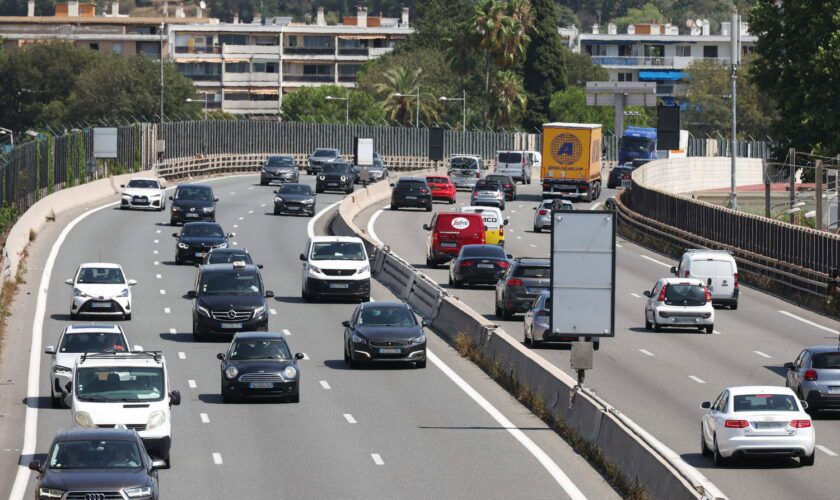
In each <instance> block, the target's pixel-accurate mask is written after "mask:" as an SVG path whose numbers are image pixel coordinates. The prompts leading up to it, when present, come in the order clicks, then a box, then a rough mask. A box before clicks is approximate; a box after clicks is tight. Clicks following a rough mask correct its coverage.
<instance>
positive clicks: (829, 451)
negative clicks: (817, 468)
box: [816, 444, 837, 457]
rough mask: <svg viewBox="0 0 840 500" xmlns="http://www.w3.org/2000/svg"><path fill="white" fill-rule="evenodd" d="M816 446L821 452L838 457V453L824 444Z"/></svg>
mask: <svg viewBox="0 0 840 500" xmlns="http://www.w3.org/2000/svg"><path fill="white" fill-rule="evenodd" d="M816 447H817V448H818V449H819V450H820V451H821V452H823V453H825V454H826V455H828V456H829V457H836V456H837V453H834V452H833V451H831V450H829V449H828V448H826V447H825V446H823V445H821V444H818V445H816Z"/></svg>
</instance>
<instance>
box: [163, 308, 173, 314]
mask: <svg viewBox="0 0 840 500" xmlns="http://www.w3.org/2000/svg"><path fill="white" fill-rule="evenodd" d="M163 312H164V313H166V314H169V313H171V312H172V309H170V308H168V307H164V308H163Z"/></svg>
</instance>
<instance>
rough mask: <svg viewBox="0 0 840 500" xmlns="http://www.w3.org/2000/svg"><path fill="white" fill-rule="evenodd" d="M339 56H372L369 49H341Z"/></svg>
mask: <svg viewBox="0 0 840 500" xmlns="http://www.w3.org/2000/svg"><path fill="white" fill-rule="evenodd" d="M338 55H340V56H365V57H367V56H368V55H370V49H369V48H367V47H339V48H338Z"/></svg>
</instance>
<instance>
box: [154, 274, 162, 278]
mask: <svg viewBox="0 0 840 500" xmlns="http://www.w3.org/2000/svg"><path fill="white" fill-rule="evenodd" d="M155 278H157V279H162V278H163V276H161V275H160V274H156V275H155Z"/></svg>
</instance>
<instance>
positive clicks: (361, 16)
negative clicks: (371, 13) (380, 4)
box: [356, 5, 367, 28]
mask: <svg viewBox="0 0 840 500" xmlns="http://www.w3.org/2000/svg"><path fill="white" fill-rule="evenodd" d="M356 24H358V25H359V27H360V28H367V7H365V6H363V5H359V6H358V7H356Z"/></svg>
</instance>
